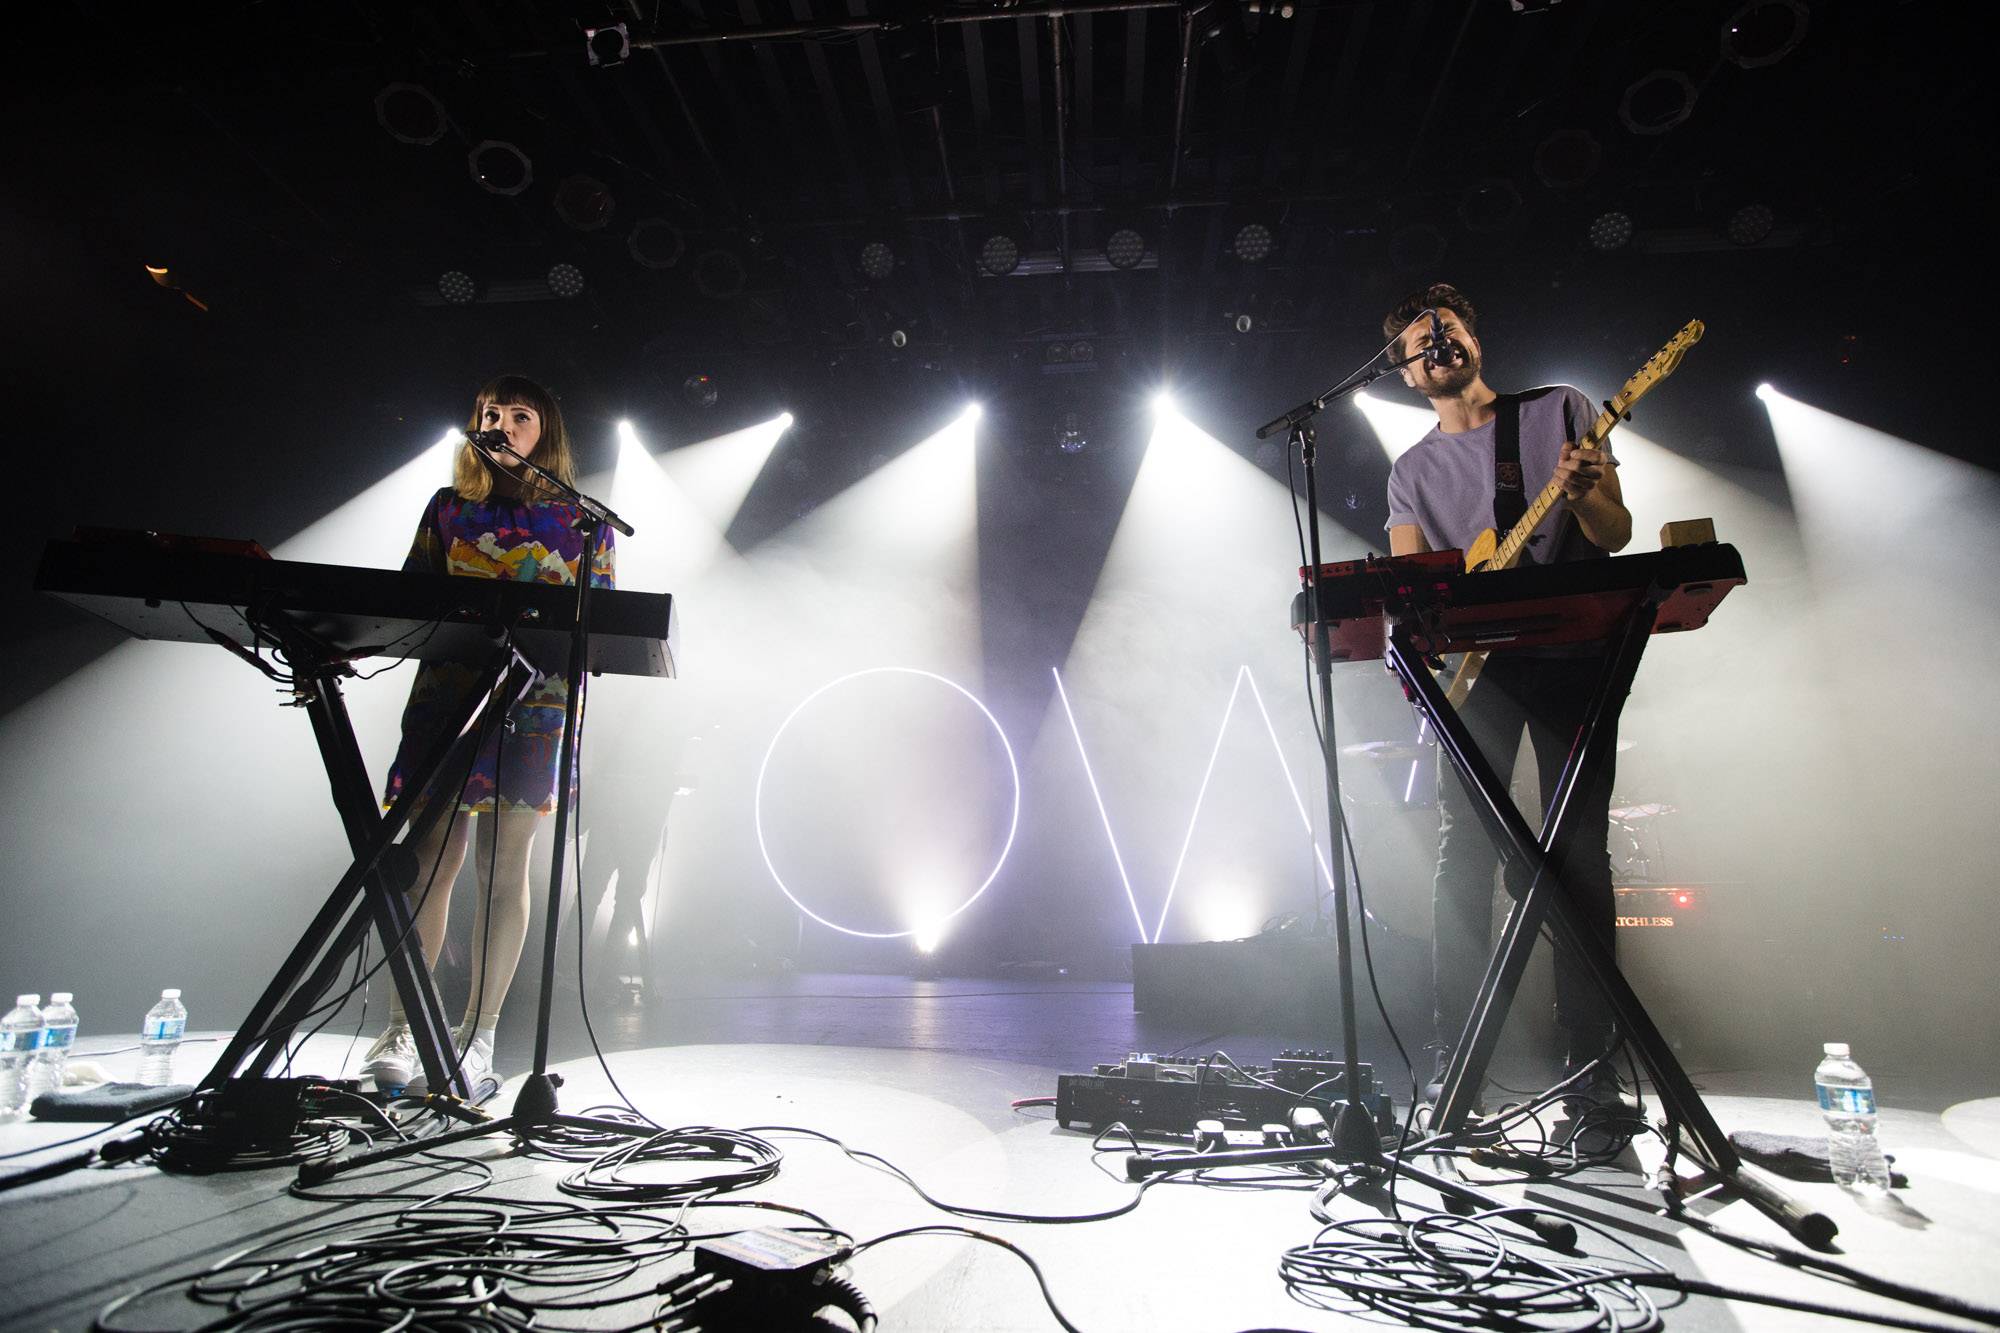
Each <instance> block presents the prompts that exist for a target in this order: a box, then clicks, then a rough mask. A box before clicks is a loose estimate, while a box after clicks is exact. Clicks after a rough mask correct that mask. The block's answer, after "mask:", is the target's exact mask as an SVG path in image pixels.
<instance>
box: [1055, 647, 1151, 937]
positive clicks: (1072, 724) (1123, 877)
mask: <svg viewBox="0 0 2000 1333" xmlns="http://www.w3.org/2000/svg"><path fill="white" fill-rule="evenodd" d="M1049 671H1050V672H1051V674H1053V675H1054V676H1055V678H1056V697H1057V698H1059V699H1061V700H1062V706H1063V716H1064V717H1066V718H1068V719H1069V734H1070V735H1072V736H1074V737H1076V755H1077V758H1079V759H1081V760H1082V761H1083V776H1084V778H1085V780H1087V781H1088V782H1089V783H1090V795H1091V799H1093V800H1094V801H1096V802H1097V817H1098V818H1099V819H1101V820H1103V821H1104V840H1105V841H1106V842H1108V843H1110V844H1111V860H1112V863H1113V864H1114V865H1116V866H1117V867H1118V882H1119V883H1121V884H1123V885H1124V886H1125V901H1126V902H1128V903H1130V904H1132V924H1134V925H1136V926H1137V927H1139V942H1140V943H1142V944H1150V943H1152V941H1151V940H1149V939H1147V938H1146V921H1145V918H1144V917H1142V916H1140V915H1139V897H1138V895H1137V894H1135V893H1133V892H1132V877H1131V876H1130V875H1127V874H1126V873H1125V858H1124V857H1122V856H1120V855H1119V854H1118V835H1117V834H1115V833H1113V832H1112V831H1111V815H1110V812H1109V811H1107V810H1106V809H1105V808H1104V793H1103V792H1101V791H1099V790H1098V787H1097V775H1096V774H1095V773H1093V772H1091V771H1090V755H1089V753H1088V752H1087V751H1086V750H1085V749H1084V748H1083V732H1082V731H1081V730H1079V729H1078V727H1077V725H1076V714H1075V713H1074V712H1072V711H1071V710H1070V706H1069V691H1068V690H1066V689H1064V688H1063V682H1062V669H1061V668H1060V667H1050V668H1049Z"/></svg>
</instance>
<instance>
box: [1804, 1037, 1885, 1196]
mask: <svg viewBox="0 0 2000 1333" xmlns="http://www.w3.org/2000/svg"><path fill="white" fill-rule="evenodd" d="M1825 1050H1826V1059H1824V1060H1822V1061H1820V1062H1819V1068H1818V1069H1816V1070H1814V1071H1813V1083H1814V1085H1815V1086H1817V1087H1818V1089H1819V1109H1820V1110H1821V1111H1822V1112H1824V1113H1825V1115H1826V1157H1827V1164H1828V1165H1829V1166H1831V1167H1832V1168H1833V1181H1834V1183H1835V1184H1836V1185H1844V1186H1847V1187H1849V1188H1851V1189H1857V1190H1862V1191H1864V1192H1867V1193H1870V1194H1879V1193H1882V1192H1884V1191H1886V1190H1887V1189H1888V1188H1889V1164H1888V1162H1886V1161H1885V1160H1883V1157H1882V1147H1881V1145H1880V1144H1878V1143H1876V1142H1875V1084H1874V1082H1873V1081H1872V1080H1870V1079H1869V1077H1868V1075H1867V1074H1866V1073H1864V1072H1863V1071H1862V1068H1861V1066H1860V1065H1857V1064H1855V1063H1854V1060H1853V1057H1851V1056H1850V1055H1849V1054H1848V1053H1847V1043H1846V1042H1844V1041H1830V1042H1828V1043H1827V1044H1826V1047H1825Z"/></svg>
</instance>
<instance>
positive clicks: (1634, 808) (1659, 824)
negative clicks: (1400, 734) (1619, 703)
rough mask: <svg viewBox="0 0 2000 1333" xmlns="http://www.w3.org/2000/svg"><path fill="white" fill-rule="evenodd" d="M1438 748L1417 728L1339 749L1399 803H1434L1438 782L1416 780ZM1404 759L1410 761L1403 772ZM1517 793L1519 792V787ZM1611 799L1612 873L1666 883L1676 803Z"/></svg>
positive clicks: (1628, 744)
mask: <svg viewBox="0 0 2000 1333" xmlns="http://www.w3.org/2000/svg"><path fill="white" fill-rule="evenodd" d="M1633 744H1634V742H1632V741H1630V740H1626V739H1621V740H1620V741H1619V742H1618V752H1619V753H1620V754H1623V753H1625V752H1626V751H1627V750H1630V749H1631V748H1632V746H1633ZM1436 749H1437V747H1436V744H1435V743H1434V742H1432V741H1431V740H1429V739H1428V738H1426V737H1425V736H1424V735H1423V734H1422V732H1421V731H1419V733H1418V734H1417V736H1416V737H1415V738H1413V739H1410V740H1399V741H1390V740H1382V741H1355V742H1353V743H1351V744H1348V745H1343V746H1341V747H1340V753H1341V754H1342V756H1344V757H1345V758H1347V759H1349V760H1357V761H1359V762H1360V763H1361V765H1362V766H1363V767H1366V768H1376V769H1379V770H1381V772H1382V777H1383V779H1384V781H1383V784H1382V785H1383V786H1384V787H1385V788H1386V789H1388V790H1389V791H1390V792H1391V793H1392V796H1393V795H1395V794H1400V796H1401V798H1402V799H1401V800H1400V801H1398V802H1396V803H1397V804H1400V805H1402V806H1405V807H1427V806H1431V805H1434V804H1435V803H1436V793H1435V790H1434V788H1435V785H1436V784H1435V783H1431V782H1424V783H1419V782H1418V780H1417V777H1418V770H1419V769H1420V768H1422V766H1423V764H1424V761H1425V760H1426V759H1430V758H1432V757H1433V756H1434V755H1435V753H1436ZM1403 765H1408V769H1407V773H1406V772H1405V770H1404V768H1403ZM1398 779H1400V780H1398ZM1359 790H1363V791H1365V790H1367V787H1366V786H1365V785H1363V786H1360V787H1359ZM1516 796H1517V797H1518V796H1519V793H1518V792H1517V793H1516ZM1611 800H1612V806H1611V812H1610V814H1611V861H1612V865H1611V873H1612V876H1613V878H1615V879H1616V880H1617V882H1619V883H1620V884H1635V883H1636V884H1645V883H1652V882H1661V883H1664V882H1665V881H1666V879H1667V871H1666V851H1665V840H1664V839H1663V837H1662V831H1663V829H1665V830H1668V831H1670V829H1671V824H1672V820H1671V818H1670V816H1673V815H1676V814H1678V813H1680V807H1678V806H1675V805H1671V804H1669V803H1667V802H1665V801H1639V802H1627V801H1625V800H1623V799H1622V798H1620V797H1619V796H1617V795H1616V794H1614V795H1613V796H1612V798H1611ZM1362 803H1372V802H1366V801H1363V802H1362Z"/></svg>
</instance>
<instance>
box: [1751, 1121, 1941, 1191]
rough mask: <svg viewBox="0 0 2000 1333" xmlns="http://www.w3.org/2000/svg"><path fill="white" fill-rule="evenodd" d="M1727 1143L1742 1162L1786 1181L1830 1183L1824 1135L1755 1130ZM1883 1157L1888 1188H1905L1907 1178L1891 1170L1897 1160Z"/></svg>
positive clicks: (1887, 1155) (1830, 1175)
mask: <svg viewBox="0 0 2000 1333" xmlns="http://www.w3.org/2000/svg"><path fill="white" fill-rule="evenodd" d="M1729 1141H1730V1142H1731V1143H1732V1144H1734V1145H1735V1146H1736V1151H1737V1152H1740V1153H1742V1154H1743V1156H1744V1159H1745V1160H1747V1161H1750V1162H1754V1163H1756V1164H1757V1165H1758V1166H1761V1167H1766V1168H1768V1169H1770V1170H1772V1171H1775V1172H1777V1173H1778V1174H1779V1175H1781V1176H1783V1177H1785V1178H1786V1179H1787V1180H1811V1181H1818V1182H1821V1183H1823V1184H1829V1185H1830V1184H1832V1183H1833V1168H1832V1167H1831V1166H1829V1165H1828V1164H1827V1155H1826V1152H1827V1150H1826V1136H1825V1135H1824V1134H1820V1135H1809V1134H1764V1133H1760V1132H1758V1131H1757V1130H1754V1129H1743V1130H1738V1131H1737V1132H1736V1133H1734V1134H1731V1135H1730V1136H1729ZM1882 1157H1883V1160H1885V1161H1887V1162H1888V1163H1889V1164H1890V1171H1889V1186H1890V1188H1891V1189H1903V1188H1905V1187H1907V1186H1908V1185H1909V1183H1910V1181H1909V1177H1907V1176H1905V1175H1903V1174H1901V1173H1900V1172H1898V1171H1896V1170H1895V1169H1894V1168H1895V1162H1896V1159H1895V1158H1894V1157H1893V1156H1891V1155H1890V1154H1888V1153H1884V1154H1882Z"/></svg>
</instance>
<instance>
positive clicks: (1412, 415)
mask: <svg viewBox="0 0 2000 1333" xmlns="http://www.w3.org/2000/svg"><path fill="white" fill-rule="evenodd" d="M1353 401H1354V407H1355V410H1356V411H1358V412H1360V413H1361V415H1362V416H1363V417H1364V418H1365V419H1366V420H1367V422H1368V425H1369V426H1370V427H1371V428H1372V429H1373V430H1374V432H1375V438H1376V440H1377V441H1378V442H1379V443H1380V444H1381V446H1382V452H1383V454H1384V455H1385V456H1387V458H1388V459H1389V461H1390V462H1392V463H1393V462H1395V461H1396V460H1397V459H1398V458H1401V457H1402V456H1403V455H1404V454H1405V453H1407V452H1408V451H1409V449H1410V446H1412V445H1414V444H1415V443H1416V442H1417V441H1418V440H1421V439H1423V438H1424V436H1425V435H1427V434H1429V433H1430V431H1431V428H1432V427H1434V426H1436V425H1437V414H1436V413H1435V412H1431V411H1428V410H1426V409H1424V408H1421V407H1412V406H1410V405H1409V404H1407V403H1392V402H1389V401H1387V400H1386V399H1382V398H1377V397H1376V396H1375V395H1374V394H1372V393H1367V392H1363V393H1357V394H1355V395H1354V399H1353Z"/></svg>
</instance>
